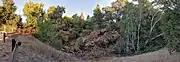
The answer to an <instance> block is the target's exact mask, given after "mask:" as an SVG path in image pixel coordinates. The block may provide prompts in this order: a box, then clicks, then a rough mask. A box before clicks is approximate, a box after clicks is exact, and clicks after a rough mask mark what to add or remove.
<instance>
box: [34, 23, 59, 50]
mask: <svg viewBox="0 0 180 62" xmlns="http://www.w3.org/2000/svg"><path fill="white" fill-rule="evenodd" d="M53 27H54V26H53V24H52V22H51V21H45V22H38V29H39V30H38V32H37V33H36V37H37V38H38V39H40V40H41V41H43V42H44V43H47V44H49V45H51V46H53V47H55V48H57V49H60V48H61V47H62V40H61V39H59V38H57V37H56V35H57V33H56V32H55V31H54V28H53Z"/></svg>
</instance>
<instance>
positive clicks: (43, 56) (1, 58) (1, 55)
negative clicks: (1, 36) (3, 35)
mask: <svg viewBox="0 0 180 62" xmlns="http://www.w3.org/2000/svg"><path fill="white" fill-rule="evenodd" d="M13 38H15V39H16V40H17V41H20V42H22V46H21V47H20V48H19V51H18V53H17V62H180V54H179V53H174V54H173V55H170V54H169V53H168V51H167V49H162V50H159V51H156V52H150V53H145V54H141V55H135V56H129V57H102V58H100V59H97V60H95V59H94V60H80V59H77V58H76V57H73V56H72V55H70V54H68V53H64V52H61V51H57V50H55V49H54V48H52V47H50V46H48V45H46V44H44V43H42V42H40V41H39V40H38V39H36V38H35V37H33V36H32V35H16V36H13ZM10 41H11V40H10V38H8V39H7V42H6V43H3V42H2V41H1V42H0V62H7V61H8V59H9V56H10V54H11V42H10Z"/></svg>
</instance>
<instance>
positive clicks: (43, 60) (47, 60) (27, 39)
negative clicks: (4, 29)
mask: <svg viewBox="0 0 180 62" xmlns="http://www.w3.org/2000/svg"><path fill="white" fill-rule="evenodd" d="M11 38H15V39H16V40H17V41H20V42H22V46H21V47H20V48H19V49H18V53H17V62H76V61H77V59H76V58H73V57H71V55H68V54H66V53H63V52H60V51H56V50H55V49H54V48H51V47H49V46H48V45H45V44H43V43H41V42H40V41H39V40H37V39H35V38H34V37H33V36H32V35H15V36H12V37H9V38H8V39H7V42H6V43H2V41H1V43H0V46H1V49H0V51H1V53H0V55H1V56H0V57H1V59H0V62H2V61H7V60H8V59H9V56H10V54H11V42H10V39H11ZM77 62H79V61H77Z"/></svg>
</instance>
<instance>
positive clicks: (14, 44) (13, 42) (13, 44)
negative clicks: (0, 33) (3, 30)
mask: <svg viewBox="0 0 180 62" xmlns="http://www.w3.org/2000/svg"><path fill="white" fill-rule="evenodd" d="M15 46H16V40H15V39H12V50H11V51H12V52H13V50H14V47H15Z"/></svg>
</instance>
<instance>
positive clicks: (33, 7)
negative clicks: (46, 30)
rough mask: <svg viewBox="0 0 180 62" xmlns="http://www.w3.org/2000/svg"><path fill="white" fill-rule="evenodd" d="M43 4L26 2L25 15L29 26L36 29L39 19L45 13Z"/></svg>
mask: <svg viewBox="0 0 180 62" xmlns="http://www.w3.org/2000/svg"><path fill="white" fill-rule="evenodd" d="M43 6H44V5H43V4H42V3H35V2H32V1H29V2H26V3H25V5H24V8H23V12H24V15H25V16H26V17H27V19H26V21H27V26H32V27H36V26H37V21H38V17H39V16H40V14H41V13H42V12H43Z"/></svg>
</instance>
